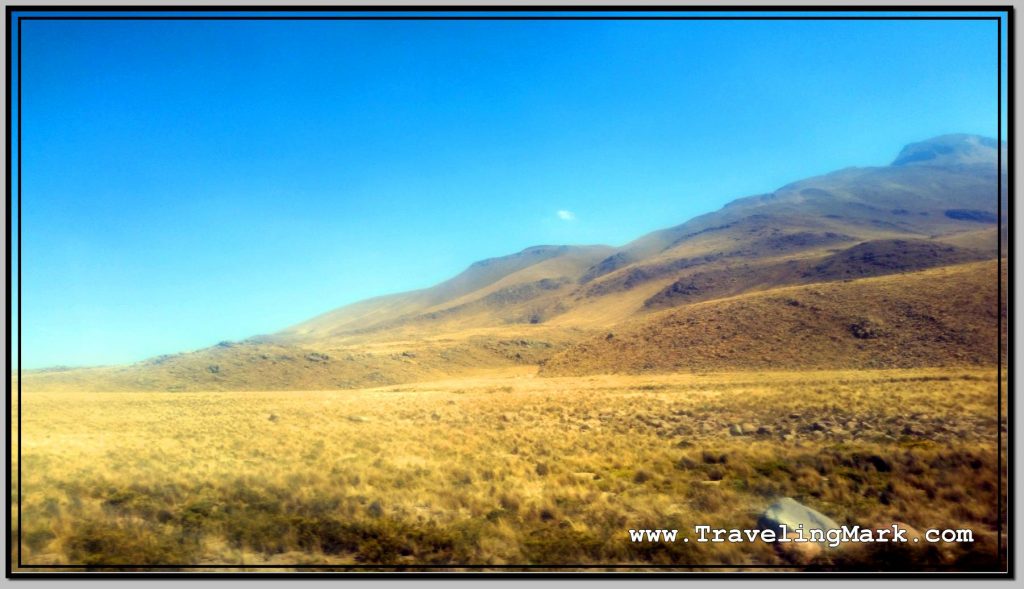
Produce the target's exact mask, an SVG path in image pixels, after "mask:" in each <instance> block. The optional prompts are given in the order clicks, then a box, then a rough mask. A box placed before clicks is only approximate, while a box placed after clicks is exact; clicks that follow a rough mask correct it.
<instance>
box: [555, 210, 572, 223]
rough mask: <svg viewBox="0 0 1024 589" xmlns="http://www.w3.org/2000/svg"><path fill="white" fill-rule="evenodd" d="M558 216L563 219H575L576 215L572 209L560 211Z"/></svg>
mask: <svg viewBox="0 0 1024 589" xmlns="http://www.w3.org/2000/svg"><path fill="white" fill-rule="evenodd" d="M558 218H559V219H561V220H563V221H575V220H576V215H574V214H573V212H572V211H564V210H563V211H558Z"/></svg>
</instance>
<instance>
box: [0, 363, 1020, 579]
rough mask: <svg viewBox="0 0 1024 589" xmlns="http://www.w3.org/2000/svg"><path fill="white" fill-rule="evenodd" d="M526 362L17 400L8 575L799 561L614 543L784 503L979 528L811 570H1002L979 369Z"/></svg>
mask: <svg viewBox="0 0 1024 589" xmlns="http://www.w3.org/2000/svg"><path fill="white" fill-rule="evenodd" d="M535 370H536V368H513V369H507V370H504V371H502V372H500V373H495V374H493V375H491V376H487V377H478V378H461V379H455V380H449V381H437V382H430V383H418V384H410V385H402V386H390V387H380V388H373V389H361V390H349V391H304V392H295V391H288V392H215V393H192V392H181V393H154V392H146V393H123V392H118V393H73V392H48V393H43V392H32V391H25V392H24V394H23V397H22V418H21V423H22V428H23V429H22V431H21V464H20V472H21V473H22V475H23V477H24V478H23V480H22V481H21V502H20V504H21V513H20V521H21V526H22V527H21V531H20V532H21V540H22V541H21V555H20V556H21V559H20V560H21V562H22V564H23V570H31V568H32V567H31V565H33V564H35V565H39V564H49V565H62V564H83V565H90V566H92V567H95V568H103V565H111V566H114V565H138V566H139V568H145V567H146V565H151V564H165V565H167V564H182V565H196V564H231V565H238V566H239V567H240V568H241V567H245V566H247V565H280V566H282V568H288V566H287V565H289V564H317V565H323V564H328V565H338V566H339V567H341V566H343V565H345V564H357V565H365V566H372V565H399V566H403V567H407V570H411V569H416V567H417V565H428V564H429V565H443V566H446V567H451V568H453V569H455V568H458V565H459V564H470V565H491V566H493V565H515V564H532V565H555V564H559V565H565V564H598V565H599V564H616V565H629V566H636V567H641V566H643V565H650V564H658V565H717V564H740V565H785V564H793V562H792V561H791V560H789V559H788V558H787V556H786V555H784V554H782V553H780V552H778V551H776V550H775V549H774V547H773V546H771V545H767V544H764V543H744V544H702V543H697V542H695V541H694V540H693V539H692V538H691V541H690V542H688V543H684V542H681V541H677V542H675V543H670V544H663V543H653V544H639V543H637V544H634V543H631V542H630V541H629V537H628V530H629V529H631V528H668V529H672V528H678V529H679V530H681V533H682V534H683V535H689V536H693V534H692V528H693V526H694V525H697V524H708V525H712V526H716V527H740V528H752V527H755V524H756V520H757V516H758V514H759V513H760V512H761V511H762V510H763V509H764V508H765V507H766V506H767V505H768V504H769V503H771V502H772V500H773V499H774V498H776V497H780V496H792V497H794V498H795V499H797V500H799V501H801V502H804V503H805V504H807V505H809V506H811V507H814V508H816V509H818V510H820V511H822V512H823V513H825V514H827V515H829V516H831V517H832V518H834V519H835V520H837V521H838V522H839V523H851V524H860V525H871V524H880V525H888V524H889V523H891V522H893V521H900V522H905V523H906V524H909V525H910V526H913V527H914V528H917V529H918V530H925V529H929V528H970V529H972V530H973V531H974V536H975V542H974V543H972V544H950V545H929V546H927V547H916V548H909V547H886V548H881V549H874V550H864V549H861V550H858V549H852V548H851V549H844V550H841V551H827V552H825V553H823V554H822V555H820V556H818V557H817V558H816V559H815V560H814V561H813V562H811V563H810V564H809V565H808V566H809V567H811V568H842V569H844V570H845V569H849V568H868V569H892V568H901V567H902V568H911V569H916V570H920V569H922V568H924V569H928V568H941V569H947V568H955V569H971V568H988V569H992V568H995V567H997V566H998V562H999V561H998V560H997V559H996V557H995V551H996V541H997V540H996V534H997V532H996V530H997V527H998V519H999V517H998V514H997V508H996V505H997V501H998V500H997V496H996V495H997V472H998V468H999V467H998V466H997V452H996V439H997V432H998V431H999V428H1000V427H1001V424H1000V423H999V420H998V419H997V415H996V396H997V392H996V391H997V379H996V372H995V369H994V368H993V369H955V370H954V369H910V370H878V371H818V372H814V371H806V372H762V373H755V372H745V373H709V374H675V375H665V376H657V375H646V376H589V377H564V378H537V377H536V376H535V374H534V372H535ZM1004 391H1005V382H1004ZM1004 408H1005V404H1004ZM15 409H16V408H15ZM1003 419H1004V420H1005V415H1004V418H1003ZM15 434H17V432H15ZM1004 438H1005V435H1004ZM13 460H14V463H15V465H16V467H17V466H18V456H17V454H15V456H14V457H13ZM1004 468H1005V467H1004ZM18 471H19V468H15V474H16V475H17V472H18ZM1004 476H1005V472H1004ZM14 483H15V486H14V490H13V495H14V499H15V506H16V505H17V503H18V502H17V501H16V500H17V498H18V497H17V494H18V486H17V481H14ZM12 517H13V518H15V519H14V521H15V522H17V521H18V519H17V518H18V513H17V507H15V508H14V512H13V513H12ZM13 550H14V554H13V558H14V560H15V562H18V554H17V546H14V548H13Z"/></svg>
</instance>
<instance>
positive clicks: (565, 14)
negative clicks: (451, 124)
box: [5, 5, 1015, 579]
mask: <svg viewBox="0 0 1024 589" xmlns="http://www.w3.org/2000/svg"><path fill="white" fill-rule="evenodd" d="M5 8H6V10H5V13H6V14H5V16H6V33H7V43H6V62H5V63H6V78H5V81H6V141H7V143H6V145H7V157H6V162H5V163H6V174H7V175H6V183H5V187H6V197H7V217H6V223H7V225H6V227H7V250H6V264H7V265H6V278H7V284H6V289H7V290H6V292H7V301H6V314H7V315H6V318H7V324H6V327H7V328H6V332H7V333H6V336H7V340H6V342H7V349H6V360H7V373H8V378H7V385H6V399H7V408H6V415H7V422H6V426H7V436H6V449H7V455H6V465H7V480H8V484H7V489H6V493H7V516H6V520H7V545H6V546H7V550H6V569H5V570H6V576H7V578H12V579H14V578H78V579H89V578H242V577H245V578H253V577H257V578H323V577H328V578H338V577H375V578H380V577H419V578H470V577H476V578H481V577H485V578H496V577H497V578H509V577H513V578H515V577H524V576H525V577H534V578H536V577H548V578H581V577H638V576H639V577H645V578H678V577H680V576H682V577H705V576H712V577H743V578H865V577H875V578H938V577H946V578H986V579H994V578H1004V579H1005V578H1014V554H1013V550H1012V548H1013V546H1014V537H1013V531H1014V526H1013V519H1012V516H1013V510H1012V504H1013V498H1014V497H1013V491H1014V473H1013V465H1012V464H1011V463H1010V462H1009V460H1010V458H1012V456H1013V449H1014V423H1013V415H1012V407H1013V395H1012V392H1013V390H1014V381H1015V374H1014V372H1013V370H1012V366H1013V356H1012V350H1013V341H1014V327H1013V316H1012V313H1011V312H1010V306H1011V305H1012V300H1013V299H1012V295H1013V291H1014V287H1013V286H1014V269H1013V264H1012V256H1013V245H1014V226H1013V225H1014V224H1013V210H1014V198H1013V197H1014V167H1013V162H1014V144H1013V134H1014V131H1013V124H1014V70H1013V68H1014V30H1013V20H1014V7H1013V6H1012V5H974V6H972V5H957V6H953V5H937V6H919V5H918V6H896V5H882V6H872V5H864V6H849V5H846V6H771V5H760V6H735V5H730V6H682V5H668V6H650V5H638V6H628V5H609V6H554V5H540V6H529V5H520V6H503V5H483V6H451V5H438V6H420V5H408V6H394V5H392V6H372V5H366V6H345V5H338V6H322V5H305V6H303V5H299V6H211V5H201V6H189V5H163V6H111V5H105V6H104V5H66V6H33V5H7V6H6V7H5ZM48 12H61V13H66V14H63V15H61V16H46V15H28V16H22V14H21V13H48ZM211 12H217V13H227V14H218V15H209V14H204V13H211ZM737 12H743V13H747V14H744V15H736V14H732V13H737ZM67 13H88V14H81V15H76V14H67ZM97 13H99V14H97ZM102 13H118V14H108V15H103V14H102ZM158 13H170V14H163V15H161V14H158ZM179 13H190V14H179ZM250 13H264V14H250ZM274 13H282V14H276V15H275V14H274ZM323 13H335V14H331V15H327V14H323ZM358 13H380V14H374V15H365V14H363V15H360V14H358ZM391 13H403V14H402V15H396V14H391ZM417 13H435V14H432V15H429V16H427V15H424V14H419V15H417ZM436 13H464V14H436ZM490 13H500V14H490ZM522 13H530V15H523V14H522ZM545 13H560V14H545ZM579 13H588V14H585V15H584V14H579ZM651 13H658V14H651ZM674 13H675V14H674ZM678 13H685V14H678ZM700 13H717V14H715V15H706V14H700ZM786 13H810V14H801V15H794V14H786ZM834 13H838V14H834ZM846 13H857V14H846ZM865 13H870V14H865ZM880 13H881V14H880ZM884 13H901V14H898V15H895V14H888V15H887V14H884ZM914 13H929V14H928V15H914ZM944 13H975V14H976V13H1001V14H998V15H995V16H991V15H989V16H975V15H963V14H961V15H960V16H950V15H946V14H944ZM23 20H987V21H993V22H995V23H996V26H997V47H996V49H997V71H996V74H997V75H996V79H997V84H998V86H997V93H996V100H997V105H996V113H997V127H996V128H997V135H998V137H997V140H998V142H999V145H1002V144H1003V140H1004V137H1003V132H1002V123H1003V115H1002V111H1003V106H1004V105H1003V100H1002V94H1003V89H1004V86H1003V83H1004V82H1003V75H1002V66H1003V60H1002V51H1003V49H1004V47H1003V27H1004V26H1005V28H1006V47H1005V48H1006V51H1007V75H1006V86H1005V89H1006V93H1007V101H1006V105H1005V106H1006V113H1007V115H1006V122H1007V137H1006V138H1005V139H1006V140H1007V141H1006V153H1007V158H1006V159H1007V162H1008V165H1009V168H1008V169H1007V183H1006V184H1007V186H1006V188H1007V194H1008V196H1007V206H1006V215H1007V218H1006V222H1007V239H1006V244H1005V245H1006V246H1007V264H1008V267H1007V280H1006V284H1005V285H1004V284H1003V278H1002V270H1003V256H1002V251H1003V245H1004V244H1003V236H1002V226H1003V206H1002V193H1003V185H1002V184H1003V182H1002V178H1003V170H1002V161H1003V160H1002V157H999V158H998V164H997V167H998V168H997V169H998V180H997V184H998V190H997V194H998V199H999V203H998V230H997V234H998V239H999V250H998V251H999V252H1000V253H999V256H998V258H997V259H998V266H999V279H998V282H999V286H998V303H997V304H998V306H999V309H998V311H999V312H998V313H997V322H998V324H999V326H998V343H997V346H998V351H999V354H998V376H997V390H998V397H997V414H996V418H997V420H996V423H997V424H998V425H997V428H996V429H997V453H998V462H999V463H998V465H997V467H998V468H997V472H998V487H997V492H996V497H997V502H998V507H997V509H998V514H999V517H998V524H997V526H998V531H997V540H996V542H997V554H1000V555H1004V556H1005V562H1006V570H1005V571H991V572H988V571H967V572H960V571H942V570H937V571H909V572H896V571H865V572H858V571H834V572H822V571H803V570H800V567H795V566H793V565H764V564H758V565H699V564H694V565H687V564H671V565H642V564H622V565H617V564H597V565H593V564H591V565H587V564H577V565H572V564H565V565H518V564H517V565H452V564H446V565H422V564H404V565H381V564H371V565H339V564H331V565H287V564H284V565H282V564H276V565H241V566H240V565H237V564H230V565H216V564H206V565H180V564H175V565H33V564H25V563H23V562H22V561H21V526H20V521H21V482H22V478H21V468H22V461H21V431H22V430H21V328H22V325H21V212H22V207H21V204H22V201H21V185H22V176H21V167H22V166H21V134H22V126H21V71H22V68H21V21H23ZM15 22H16V23H17V24H16V30H17V50H16V55H17V66H18V67H17V94H16V96H13V97H12V71H11V66H12V53H15V51H14V49H15V47H14V44H13V42H12V35H11V33H12V28H13V27H12V25H14V23H15ZM12 98H14V99H15V100H16V104H17V109H16V110H12ZM14 112H16V116H17V133H16V134H15V135H16V136H14V137H12V123H13V122H14V120H15V119H12V113H14ZM13 153H17V185H16V186H15V187H13V188H15V189H16V196H17V202H18V226H17V251H18V253H17V277H18V292H17V297H18V303H17V318H18V329H17V334H16V335H17V341H16V343H17V346H18V361H17V377H18V378H17V383H18V384H17V399H16V401H17V409H18V439H17V449H18V457H19V460H18V521H19V526H18V531H17V536H16V537H15V535H14V532H13V528H14V526H13V521H12V519H13V518H11V517H10V516H11V507H12V485H11V484H10V480H11V475H12V474H13V473H12V460H11V459H12V455H11V448H12V442H13V441H14V440H12V431H11V426H12V410H13V407H12V402H13V401H14V400H15V399H14V398H13V397H12V392H13V391H12V382H11V378H10V375H11V372H12V371H11V368H12V365H11V364H12V357H11V352H12V347H11V345H12V329H11V317H12V315H11V312H12V301H11V294H12V293H11V276H12V274H11V272H12V264H11V262H12V256H11V249H12V248H11V245H12V238H13V235H12V233H11V229H12V223H11V221H12V206H11V205H12V170H13V168H12V155H13ZM1004 294H1005V295H1006V299H1005V300H1006V309H1005V312H1006V315H1007V320H1006V347H1005V350H1004V348H1003V321H1002V315H1003V301H1004ZM1004 352H1005V353H1006V364H1007V366H1006V369H1007V370H1009V374H1008V375H1007V391H1006V393H1007V401H1006V409H1007V419H1006V440H1005V441H1006V444H1007V451H1006V453H1005V455H1004V453H1003V441H1004V439H1003V420H1002V410H1003V385H1002V382H1003V378H1002V377H1003V373H1004V372H1003V370H1004V367H1003V355H1004ZM1004 460H1006V473H1007V476H1006V477H1005V481H1004V477H1003V461H1004ZM1004 485H1005V491H1006V492H1005V496H1006V502H1005V508H1004V503H1003V501H1002V497H1003V495H1004V493H1003V491H1004ZM1004 520H1005V529H1004V525H1003V522H1004ZM1004 531H1005V535H1006V540H1005V543H1004V541H1003V535H1004ZM14 540H16V541H17V545H18V549H17V552H18V558H17V563H16V564H17V567H18V568H21V569H24V568H31V569H34V570H32V571H25V570H15V569H14V566H13V565H14V564H15V563H14V562H12V549H11V546H12V543H13V542H12V541H14ZM38 569H58V570H53V571H44V572H37V571H38ZM68 569H80V570H74V571H69V570H68ZM97 569H99V570H97ZM123 569H135V570H123ZM138 569H142V570H138ZM181 569H203V570H202V571H198V572H197V571H188V570H181ZM217 569H228V570H225V571H224V572H216V570H217ZM253 569H269V570H268V572H257V571H254V570H253ZM282 569H292V570H291V571H285V570H282ZM324 569H326V570H324ZM615 569H632V570H631V571H629V572H625V571H621V570H620V571H617V570H615ZM637 569H643V570H637ZM679 569H704V570H679ZM708 569H712V570H708ZM745 569H756V570H750V571H747V572H741V571H744V570H745ZM766 569H779V570H778V571H776V572H769V571H766ZM119 571H120V572H119ZM172 571H173V572H172Z"/></svg>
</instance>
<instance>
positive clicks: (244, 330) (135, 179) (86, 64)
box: [22, 21, 997, 368]
mask: <svg viewBox="0 0 1024 589" xmlns="http://www.w3.org/2000/svg"><path fill="white" fill-rule="evenodd" d="M995 29H996V25H995V23H992V22H982V21H976V22H962V21H961V22H940V21H927V22H907V21H899V22H893V21H888V22H879V21H858V22H851V21H844V22H824V21H813V22H793V21H789V22H769V21H754V22H738V21H732V22H713V21H697V22H694V21H658V22H636V21H634V22H626V21H612V22H593V21H592V22H580V21H572V22H566V21H559V22H552V21H548V22H541V21H524V22H519V21H517V22H510V21H504V22H493V21H492V22H482V21H471V22H451V21H449V22H436V21H433V22H427V21H420V22H408V21H405V22H395V21H391V22H380V21H375V22H352V21H347V22H345V21H331V22H324V21H321V22H283V21H270V22H251V21H250V22H241V21H231V22H219V21H214V22H199V21H162V22H139V21H127V22H124V21H122V22H111V21H76V22H68V21H25V22H23V23H22V35H23V38H22V51H23V54H22V68H23V71H22V84H23V87H22V91H23V96H22V98H23V113H22V116H23V143H22V149H23V151H22V157H23V207H24V211H23V224H24V227H23V252H22V253H23V278H22V280H23V285H22V286H23V311H22V312H23V319H22V321H23V340H22V345H23V352H22V354H23V367H25V368H36V367H43V366H49V365H55V364H63V365H93V364H113V363H123V362H130V361H136V360H141V359H144V358H146V357H149V356H153V355H156V354H161V353H173V352H179V351H185V350H190V349H197V348H201V347H205V346H208V345H212V344H214V343H216V342H218V341H220V340H226V339H242V338H245V337H248V336H252V335H256V334H260V333H270V332H274V331H277V330H279V329H282V328H284V327H287V326H289V325H291V324H294V323H296V322H299V321H302V320H304V319H307V318H309V317H311V316H313V315H316V314H318V313H321V312H324V311H327V310H330V309H332V308H335V307H338V306H341V305H344V304H346V303H350V302H354V301H357V300H360V299H363V298H366V297H370V296H375V295H381V294H386V293H393V292H398V291H403V290H410V289H416V288H422V287H427V286H430V285H432V284H434V283H436V282H439V281H441V280H444V279H446V278H448V277H451V276H452V275H454V274H456V273H458V272H460V271H461V270H463V269H464V268H465V267H466V266H467V265H469V264H470V263H471V262H473V261H475V260H478V259H481V258H487V257H492V256H500V255H504V254H509V253H512V252H515V251H518V250H520V249H522V248H525V247H528V246H531V245H537V244H563V243H565V244H588V243H604V244H609V245H621V244H624V243H626V242H628V241H630V240H632V239H634V238H636V237H639V236H640V235H642V234H644V233H646V232H649V231H652V230H655V229H660V228H664V227H668V226H672V225H676V224H679V223H681V222H683V221H686V220H687V219H689V218H691V217H693V216H695V215H697V214H701V213H704V212H707V211H710V210H714V209H717V208H718V207H720V206H722V205H723V204H725V203H726V202H728V201H730V200H732V199H734V198H737V197H741V196H746V195H750V194H757V193H763V192H769V191H771V190H773V189H775V188H777V187H779V186H781V185H783V184H786V183H788V182H790V181H793V180H797V179H800V178H803V177H807V176H811V175H815V174H820V173H825V172H828V171H831V170H834V169H837V168H842V167H847V166H872V165H885V164H887V163H888V162H889V161H891V160H892V159H893V157H894V156H895V155H896V152H897V151H898V150H899V149H900V148H901V147H902V146H903V145H904V144H906V143H908V142H912V141H917V140H922V139H926V138H928V137H931V136H934V135H939V134H943V133H950V132H966V133H978V134H983V135H987V136H992V137H994V136H995V135H996V130H997V129H996V99H997V98H996V91H995V86H996V36H995ZM560 211H563V213H561V214H560V213H559V212H560Z"/></svg>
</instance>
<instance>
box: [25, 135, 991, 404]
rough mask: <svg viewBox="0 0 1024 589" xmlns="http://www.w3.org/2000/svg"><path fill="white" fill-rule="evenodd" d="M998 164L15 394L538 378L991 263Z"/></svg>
mask: <svg viewBox="0 0 1024 589" xmlns="http://www.w3.org/2000/svg"><path fill="white" fill-rule="evenodd" d="M999 157H1005V144H1004V145H1003V146H1002V148H1000V149H997V144H996V142H995V141H994V140H992V139H989V138H984V137H980V136H975V135H964V134H954V135H943V136H939V137H936V138H933V139H930V140H926V141H921V142H916V143H912V144H908V145H907V146H905V147H904V148H903V149H902V150H901V151H900V152H899V154H898V155H897V157H896V158H895V159H894V160H893V164H892V165H889V166H880V167H866V168H844V169H841V170H837V171H835V172H831V173H828V174H822V175H819V176H815V177H812V178H806V179H803V180H798V181H795V182H791V183H789V184H786V185H784V186H782V187H780V188H779V189H777V190H775V191H774V192H771V193H765V194H760V195H753V196H748V197H742V198H738V199H735V200H733V201H731V202H730V203H728V204H726V205H725V206H723V207H721V208H720V209H718V210H716V211H711V212H709V213H705V214H703V215H699V216H697V217H694V218H692V219H690V220H688V221H686V222H684V223H681V224H678V225H674V226H671V227H668V228H665V229H662V230H658V231H654V232H651V233H648V234H645V235H642V236H640V237H638V238H637V239H634V240H633V241H631V242H629V243H627V244H625V245H623V246H620V247H611V246H606V245H583V246H569V245H539V246H532V247H528V248H525V249H523V250H520V251H519V252H516V253H513V254H509V255H506V256H498V257H494V258H488V259H484V260H479V261H477V262H474V263H472V264H470V265H469V266H468V267H467V268H466V269H465V270H464V271H463V272H461V273H459V274H457V275H456V276H453V277H452V278H450V279H448V280H445V281H442V282H440V283H438V284H436V285H434V286H431V287H428V288H424V289H419V290H414V291H408V292H403V293H396V294H391V295H385V296H381V297H374V298H370V299H365V300H362V301H359V302H356V303H353V304H350V305H346V306H343V307H340V308H336V309H333V310H331V311H328V312H326V313H323V314H320V315H318V316H315V317H312V318H310V319H308V320H306V321H303V322H300V323H298V324H296V325H293V326H290V327H287V328H285V329H283V330H281V331H278V332H276V333H271V334H265V335H259V336H254V337H252V338H248V339H247V340H244V341H242V342H222V344H219V345H218V346H213V347H211V348H205V349H202V350H197V351H194V352H187V353H183V354H173V355H168V356H162V357H159V358H155V359H150V360H146V361H143V362H139V363H136V364H133V365H129V366H126V367H110V368H105V369H96V370H99V371H98V372H97V371H96V370H93V373H95V374H97V375H99V374H101V373H103V375H102V376H99V377H97V378H95V379H90V378H87V377H86V376H83V375H85V374H86V372H87V371H86V372H83V371H77V372H76V371H75V370H70V371H38V372H35V371H29V372H26V374H25V375H23V376H24V377H25V378H24V379H23V380H25V382H29V381H33V380H34V381H35V383H36V384H37V385H40V386H44V388H45V386H50V385H54V386H56V385H60V383H61V382H64V383H70V382H75V383H77V385H76V386H87V383H89V382H93V385H88V386H94V385H95V386H100V384H102V382H101V381H103V379H104V378H105V379H107V380H108V381H109V380H110V379H112V378H113V380H114V381H117V382H118V383H120V384H118V386H117V387H116V388H119V389H125V390H126V389H127V388H131V387H135V388H137V389H139V390H149V389H151V388H156V389H159V390H164V388H165V387H167V386H178V385H171V384H169V383H172V382H174V381H175V379H177V380H180V381H183V382H185V383H186V384H185V385H184V387H185V388H184V390H197V389H202V388H204V387H205V388H211V389H213V390H220V389H223V388H233V387H234V388H243V389H251V388H254V387H255V388H259V387H260V386H264V385H265V386H267V387H272V388H294V387H295V386H301V387H304V388H320V387H323V388H338V387H342V388H345V387H353V386H367V385H371V384H381V383H384V384H388V383H395V382H407V381H409V380H410V379H412V380H415V379H422V378H433V377H439V376H446V375H450V374H457V373H460V371H462V372H464V371H465V370H475V369H487V368H500V367H508V366H518V365H540V364H541V363H542V362H546V361H547V360H549V359H551V358H554V357H556V356H557V355H559V354H568V353H569V350H572V349H573V345H575V343H576V342H580V341H585V340H587V338H592V337H595V336H598V335H600V333H602V332H603V330H607V329H608V328H609V327H611V326H614V325H616V324H618V323H622V322H628V321H634V320H636V321H642V320H644V318H646V317H648V316H650V315H652V314H654V315H656V314H658V313H661V312H663V311H665V310H666V309H673V308H677V307H679V308H683V307H687V306H689V305H693V304H701V305H706V304H713V303H714V301H716V300H719V299H725V298H730V297H735V296H739V295H743V294H744V293H757V292H761V291H771V290H773V289H778V288H791V287H797V286H800V285H807V284H814V283H827V282H836V281H843V280H850V279H856V280H860V279H866V278H877V277H879V276H886V275H905V274H908V273H915V272H921V271H929V270H930V269H933V268H940V267H944V266H950V267H952V266H955V265H962V264H965V263H978V262H981V261H984V260H987V259H992V258H995V257H997V256H999V255H1005V251H1000V250H999V247H998V238H999V236H1000V235H1001V234H1005V232H1006V226H1005V222H1004V225H1003V227H1002V228H1000V227H997V226H996V223H995V219H996V218H997V213H998V212H999V209H1000V207H1004V209H1005V206H1006V203H1007V198H1008V192H1007V186H1006V184H1007V183H1006V182H1002V188H1003V191H1002V193H1001V194H1000V195H999V196H998V198H997V197H996V194H997V186H998V185H999V181H998V177H997V173H996V170H997V166H996V163H997V161H998V160H997V158H999ZM1003 173H1004V175H1005V173H1006V170H1005V169H1004V170H1003ZM1004 218H1005V217H1004ZM1004 243H1005V240H1004ZM552 366H553V365H552ZM545 370H547V371H550V370H552V368H547V369H544V370H542V371H541V372H542V374H543V373H544V372H545ZM104 371H106V372H104ZM246 371H248V372H250V373H251V374H252V375H262V376H258V377H257V376H254V377H252V378H250V377H248V376H244V375H243V373H245V372H246ZM115 374H117V375H120V376H118V377H117V378H114V376H113V375H115ZM118 379H120V380H118ZM69 386H70V385H69ZM161 387H164V388H161Z"/></svg>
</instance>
